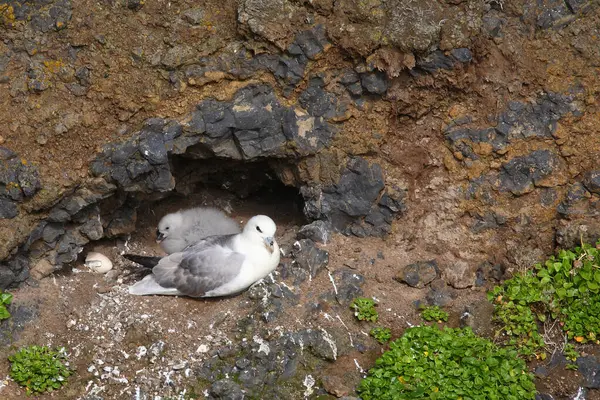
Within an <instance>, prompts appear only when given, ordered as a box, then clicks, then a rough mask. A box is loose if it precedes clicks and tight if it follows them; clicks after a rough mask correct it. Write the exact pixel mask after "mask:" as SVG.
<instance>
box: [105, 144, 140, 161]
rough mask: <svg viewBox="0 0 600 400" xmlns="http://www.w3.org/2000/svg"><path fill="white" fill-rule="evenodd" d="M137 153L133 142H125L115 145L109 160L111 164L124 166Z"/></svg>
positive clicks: (136, 147)
mask: <svg viewBox="0 0 600 400" xmlns="http://www.w3.org/2000/svg"><path fill="white" fill-rule="evenodd" d="M137 151H138V146H137V145H136V144H135V143H133V141H126V142H123V143H120V144H118V145H115V146H114V148H113V150H112V154H111V156H110V159H111V161H112V163H113V164H126V163H127V162H128V161H129V160H130V159H131V157H133V155H134V154H135V153H137Z"/></svg>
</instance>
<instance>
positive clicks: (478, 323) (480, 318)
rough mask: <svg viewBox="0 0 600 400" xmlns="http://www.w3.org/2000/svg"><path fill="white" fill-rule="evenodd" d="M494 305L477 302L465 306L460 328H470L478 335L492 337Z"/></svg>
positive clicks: (486, 302) (487, 302)
mask: <svg viewBox="0 0 600 400" xmlns="http://www.w3.org/2000/svg"><path fill="white" fill-rule="evenodd" d="M493 314H494V305H493V304H492V303H491V302H489V301H477V302H474V303H471V304H468V305H466V306H465V308H464V309H463V311H462V314H461V315H460V326H461V327H465V326H468V327H470V328H471V329H472V330H473V332H475V334H476V335H479V336H483V337H492V336H493V334H494V326H493V324H492V316H493Z"/></svg>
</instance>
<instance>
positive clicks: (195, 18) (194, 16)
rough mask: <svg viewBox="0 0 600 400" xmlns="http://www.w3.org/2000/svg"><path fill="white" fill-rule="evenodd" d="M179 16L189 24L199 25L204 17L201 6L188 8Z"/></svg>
mask: <svg viewBox="0 0 600 400" xmlns="http://www.w3.org/2000/svg"><path fill="white" fill-rule="evenodd" d="M181 18H183V20H184V21H185V22H187V23H189V24H192V25H200V23H201V22H202V20H203V19H204V10H203V9H201V8H190V9H189V10H185V11H184V12H183V13H182V14H181Z"/></svg>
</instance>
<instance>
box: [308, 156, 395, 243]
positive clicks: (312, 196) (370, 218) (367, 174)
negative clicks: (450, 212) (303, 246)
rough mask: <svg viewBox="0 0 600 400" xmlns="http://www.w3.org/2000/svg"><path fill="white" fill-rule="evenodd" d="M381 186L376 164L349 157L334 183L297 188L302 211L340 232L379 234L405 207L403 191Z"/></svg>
mask: <svg viewBox="0 0 600 400" xmlns="http://www.w3.org/2000/svg"><path fill="white" fill-rule="evenodd" d="M384 187H385V184H384V180H383V172H382V170H381V167H380V166H379V165H378V164H373V165H369V163H368V162H367V160H365V159H363V158H360V157H353V158H351V159H350V160H349V161H348V164H347V165H346V168H345V169H344V171H343V172H342V175H341V178H340V180H339V181H338V183H337V184H335V185H332V186H328V187H325V188H322V189H319V188H314V187H313V188H307V187H305V188H301V193H302V195H303V197H304V200H305V204H304V213H305V214H306V215H307V216H308V217H309V218H312V219H322V218H325V219H327V220H328V221H329V222H331V224H332V226H333V227H334V228H335V229H336V230H339V231H341V232H343V233H344V234H353V235H356V236H369V235H371V236H381V235H384V234H386V233H388V232H389V231H390V229H391V224H392V221H393V217H394V215H395V214H397V213H400V212H404V210H405V206H404V204H403V201H402V200H403V198H404V191H402V190H393V191H391V190H385V191H384ZM382 191H383V193H382Z"/></svg>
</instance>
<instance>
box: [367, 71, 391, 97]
mask: <svg viewBox="0 0 600 400" xmlns="http://www.w3.org/2000/svg"><path fill="white" fill-rule="evenodd" d="M360 83H361V85H362V87H363V88H364V89H365V90H366V91H367V92H368V93H371V94H378V95H383V94H385V92H386V91H387V88H388V84H387V78H386V76H385V74H384V73H383V72H379V71H377V72H366V73H364V74H361V76H360Z"/></svg>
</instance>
